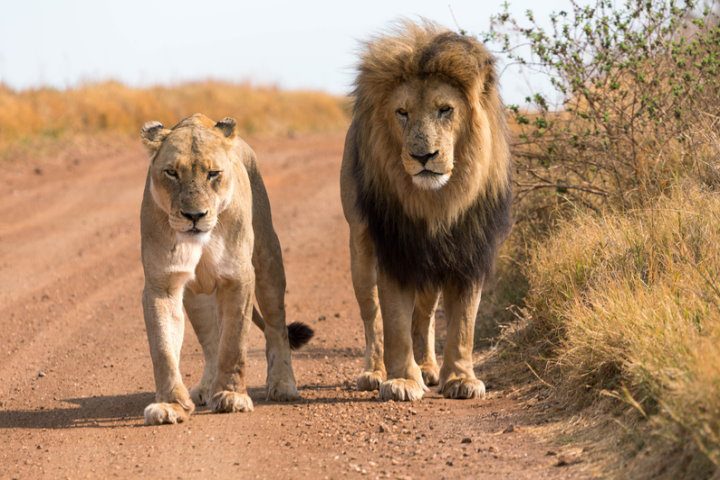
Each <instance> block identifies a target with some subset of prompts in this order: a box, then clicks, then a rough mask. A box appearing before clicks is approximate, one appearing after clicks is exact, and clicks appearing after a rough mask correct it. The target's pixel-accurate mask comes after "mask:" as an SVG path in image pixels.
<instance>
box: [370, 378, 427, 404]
mask: <svg viewBox="0 0 720 480" xmlns="http://www.w3.org/2000/svg"><path fill="white" fill-rule="evenodd" d="M424 392H425V389H424V388H423V386H422V385H420V384H419V383H418V382H417V381H415V380H411V379H409V378H393V379H392V380H388V381H386V382H383V383H382V384H381V385H380V400H397V401H401V402H404V401H408V402H414V401H416V400H420V399H421V398H422V397H423V394H424Z"/></svg>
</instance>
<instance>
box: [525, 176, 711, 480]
mask: <svg viewBox="0 0 720 480" xmlns="http://www.w3.org/2000/svg"><path fill="white" fill-rule="evenodd" d="M718 245H720V193H717V192H713V191H711V190H709V189H707V188H706V187H702V186H699V185H698V184H697V183H694V182H691V181H686V182H684V183H681V184H680V186H678V187H676V188H675V189H674V190H673V191H672V193H671V194H670V195H669V196H666V197H663V198H661V199H659V200H658V201H657V203H656V204H655V205H654V206H653V207H648V208H643V209H637V210H632V211H628V212H624V213H606V214H603V215H600V216H598V215H595V214H591V213H584V214H580V215H578V216H576V217H575V218H573V219H571V220H567V221H564V222H563V223H562V225H561V226H560V227H559V229H558V230H557V231H556V232H554V233H553V235H551V236H550V238H549V239H548V240H547V241H545V242H542V243H540V244H538V245H537V249H536V250H535V251H534V252H533V254H532V257H531V259H530V260H529V262H528V264H527V266H526V274H527V279H528V282H529V284H530V290H529V293H528V295H527V297H526V298H525V303H526V307H527V308H528V311H530V312H532V317H533V322H534V323H533V328H534V329H535V331H536V333H537V332H538V331H540V332H541V337H543V338H544V339H546V340H548V339H550V341H551V342H554V343H555V345H553V355H552V357H551V360H550V365H551V369H550V371H554V372H555V373H556V374H558V375H556V377H555V378H556V380H557V381H558V382H559V383H558V385H557V387H558V391H559V392H561V393H562V394H563V395H564V396H565V397H571V398H570V399H571V400H578V397H582V396H583V395H587V394H588V392H590V393H591V394H592V395H594V394H595V392H598V391H603V392H604V393H606V394H609V395H611V396H614V397H616V398H619V399H621V400H623V401H625V402H627V403H628V404H629V405H632V406H633V407H634V408H635V409H636V410H637V411H638V412H640V413H641V415H642V416H643V417H646V418H652V419H653V422H654V425H656V426H659V427H660V428H659V429H657V428H656V430H655V433H657V434H658V435H661V436H664V437H666V438H671V439H672V441H673V442H674V445H676V446H678V445H688V444H690V445H693V446H694V448H693V449H692V450H693V451H694V452H695V456H696V460H697V462H696V463H699V464H703V463H705V467H704V468H705V469H706V470H705V471H706V473H707V472H708V471H712V470H714V468H715V467H713V466H712V465H710V464H708V462H707V461H705V460H709V461H710V463H712V464H715V465H717V464H720V249H719V248H718ZM542 332H544V333H542ZM573 397H574V398H573ZM685 455H688V454H687V452H685ZM691 456H692V455H691ZM661 463H662V462H659V463H658V465H659V464H661ZM671 472H672V474H671V475H670V476H671V477H674V478H680V477H681V476H683V475H687V474H688V472H682V471H677V470H668V471H666V473H667V474H670V473H671ZM648 473H650V476H653V473H652V472H648ZM655 473H657V472H655ZM697 473H698V472H697V471H695V474H697Z"/></svg>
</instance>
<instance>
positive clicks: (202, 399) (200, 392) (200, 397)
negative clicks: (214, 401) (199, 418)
mask: <svg viewBox="0 0 720 480" xmlns="http://www.w3.org/2000/svg"><path fill="white" fill-rule="evenodd" d="M190 398H191V399H192V401H193V403H194V404H195V405H197V406H198V407H200V406H203V405H207V403H208V401H209V400H210V388H209V387H208V386H207V385H203V384H202V383H199V384H197V385H195V386H194V387H192V388H191V389H190Z"/></svg>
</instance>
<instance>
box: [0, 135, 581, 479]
mask: <svg viewBox="0 0 720 480" xmlns="http://www.w3.org/2000/svg"><path fill="white" fill-rule="evenodd" d="M251 143H252V144H254V146H255V149H256V151H257V153H258V157H259V161H260V166H261V170H262V172H263V175H264V178H265V182H266V184H267V187H268V190H269V194H270V200H271V202H272V207H273V215H274V223H275V227H276V229H277V231H278V234H279V236H280V240H281V242H282V245H283V250H284V255H285V262H286V268H287V277H288V295H287V312H288V320H289V321H296V320H300V321H303V322H307V323H309V324H310V325H311V326H312V327H313V328H314V329H315V331H316V337H315V339H314V340H313V341H312V343H311V344H310V345H309V346H308V347H306V348H305V349H303V350H302V351H300V352H298V353H295V354H294V367H295V372H296V377H297V379H298V382H299V386H300V388H301V394H302V396H303V400H301V401H299V402H296V403H292V404H278V403H272V402H267V401H265V399H264V392H263V382H264V378H265V358H264V353H263V348H264V342H263V339H262V336H261V334H260V332H259V331H257V330H256V329H255V330H253V333H252V338H251V345H250V370H249V375H248V380H249V385H250V387H251V388H250V395H251V396H252V397H253V401H254V402H255V406H256V408H255V411H254V412H253V413H249V414H248V413H245V414H230V415H214V414H210V413H208V412H207V410H200V411H199V412H198V413H197V414H196V415H194V416H193V417H192V418H191V420H190V421H189V422H188V423H184V424H180V425H172V426H162V427H145V426H143V418H142V412H143V408H144V407H145V405H147V404H148V403H150V402H151V401H152V400H153V390H154V386H153V379H152V369H151V365H150V355H149V351H148V346H147V340H146V337H145V332H144V324H143V320H142V310H141V304H140V295H141V290H142V285H143V276H142V270H141V266H140V258H139V257H140V255H139V247H140V238H139V208H140V199H141V196H142V189H143V184H144V177H145V172H146V168H147V159H146V156H145V153H144V151H143V150H142V148H141V147H140V145H139V141H138V142H132V141H128V140H120V139H106V140H103V141H98V140H95V141H92V142H87V141H86V142H84V143H77V142H76V143H73V144H72V146H70V147H67V146H65V147H62V148H60V150H59V152H53V153H51V154H42V155H39V156H38V157H33V158H28V159H15V160H10V161H9V162H8V163H6V165H5V166H4V167H3V170H4V172H5V173H2V174H0V186H1V187H2V188H1V189H0V190H1V191H0V204H1V205H2V212H3V216H2V221H1V222H0V305H2V317H1V318H0V346H1V347H0V392H1V393H0V432H1V434H2V439H3V440H2V449H1V450H0V478H88V477H89V478H105V477H109V476H115V477H122V478H129V477H132V478H139V477H148V478H217V477H220V478H224V477H229V476H241V475H242V477H243V478H300V477H308V476H311V478H345V477H356V476H357V477H362V476H367V477H370V478H385V477H388V478H410V477H412V478H579V477H581V476H586V475H587V471H585V470H584V469H583V466H582V465H581V464H577V465H569V466H564V467H558V466H556V465H557V464H558V463H562V462H558V458H557V457H556V456H553V455H552V454H549V453H550V452H549V451H550V450H557V448H556V447H554V446H553V445H552V444H551V442H550V441H549V439H548V435H547V428H548V427H547V426H546V425H545V424H544V421H543V420H542V416H541V415H539V414H538V412H536V411H533V406H532V405H531V404H528V403H527V402H523V401H521V400H519V398H518V394H517V393H516V391H515V390H514V389H509V388H502V387H501V385H503V384H504V383H507V382H499V381H498V382H494V381H493V378H494V377H493V372H492V371H490V370H489V367H485V366H484V365H482V363H479V365H478V371H479V373H480V375H481V377H484V378H486V379H489V381H488V387H489V394H488V398H487V399H485V400H470V401H451V400H445V399H443V398H442V397H440V396H439V395H437V393H434V392H433V393H430V394H429V395H427V396H426V398H425V399H423V400H422V401H421V402H417V403H413V404H410V403H395V402H386V403H382V402H379V401H377V400H376V394H373V393H364V392H357V391H355V390H354V388H353V385H354V379H355V376H356V375H357V374H358V373H359V372H360V370H361V366H362V348H363V345H362V341H363V340H362V338H363V335H362V325H361V321H360V318H359V313H358V309H357V305H356V304H355V300H354V296H353V294H352V287H351V283H350V275H349V256H348V249H347V229H346V225H345V221H344V219H343V216H342V212H341V208H340V200H339V187H338V171H339V165H340V158H341V154H342V136H340V135H335V136H311V137H303V138H299V139H295V140H290V139H286V140H280V141H273V142H271V141H259V142H251ZM442 327H443V326H442V324H441V323H440V324H439V325H438V328H439V333H440V334H441V333H442ZM181 366H182V369H183V372H184V374H185V376H186V384H187V385H188V386H190V385H192V384H193V383H194V382H196V381H197V380H198V379H199V378H200V375H201V372H202V354H201V352H200V349H199V346H198V344H197V342H196V340H195V338H194V335H193V333H192V329H191V328H190V327H189V325H188V327H187V328H186V339H185V346H184V349H183V359H182V365H181ZM494 384H495V385H494ZM510 427H511V428H510ZM569 463H573V462H569ZM585 468H587V465H586V466H585Z"/></svg>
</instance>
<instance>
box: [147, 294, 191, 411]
mask: <svg viewBox="0 0 720 480" xmlns="http://www.w3.org/2000/svg"><path fill="white" fill-rule="evenodd" d="M174 293H176V294H175V295H171V294H170V293H168V291H167V290H166V289H156V288H152V287H151V286H148V285H146V286H145V290H144V291H143V312H144V316H145V328H146V330H147V336H148V343H149V344H150V356H151V358H152V364H153V373H154V376H155V390H156V392H155V399H156V402H155V403H151V404H150V405H148V406H147V407H146V408H145V412H144V416H145V424H146V425H160V424H163V423H180V422H183V421H185V420H187V419H188V417H189V416H190V414H191V413H192V412H193V411H194V410H195V405H194V404H193V402H192V400H191V399H190V395H189V394H188V391H187V388H185V385H184V384H183V382H182V375H180V368H179V364H180V349H181V347H182V341H183V333H184V332H183V331H184V325H185V317H184V315H183V311H182V303H181V301H180V298H181V297H182V295H181V294H178V293H179V292H174Z"/></svg>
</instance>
